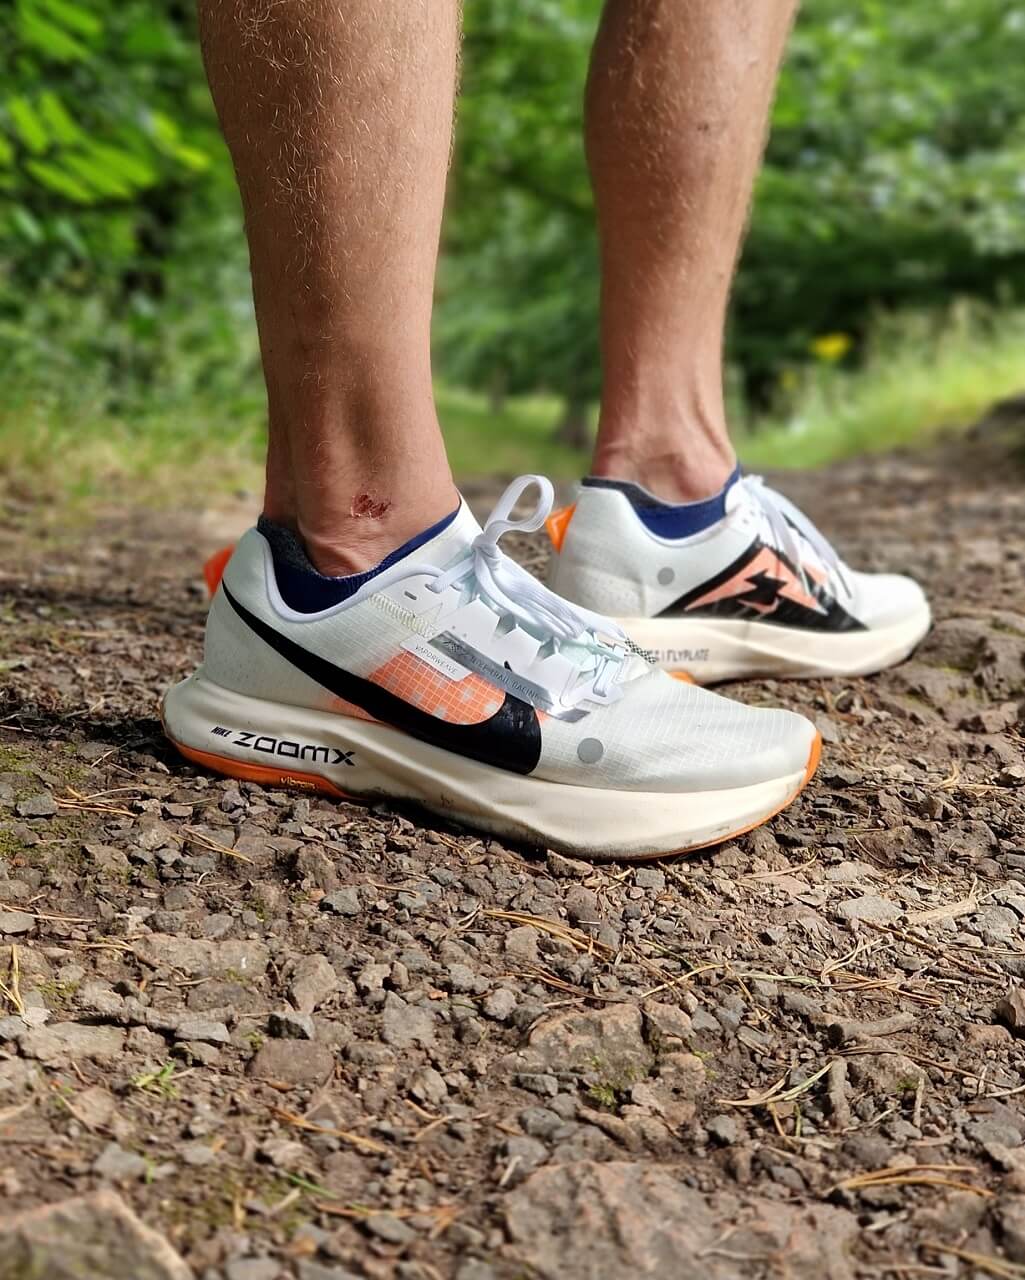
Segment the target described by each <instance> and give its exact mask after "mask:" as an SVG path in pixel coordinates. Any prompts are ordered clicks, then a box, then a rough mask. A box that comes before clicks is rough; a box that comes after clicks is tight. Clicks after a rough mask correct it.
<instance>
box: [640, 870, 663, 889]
mask: <svg viewBox="0 0 1025 1280" xmlns="http://www.w3.org/2000/svg"><path fill="white" fill-rule="evenodd" d="M634 884H635V885H636V886H637V888H638V889H647V890H649V891H650V892H652V893H662V891H663V890H664V889H665V887H666V874H665V872H664V871H659V870H658V868H657V867H638V868H637V870H636V871H635V872H634Z"/></svg>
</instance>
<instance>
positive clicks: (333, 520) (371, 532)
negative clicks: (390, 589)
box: [296, 480, 459, 578]
mask: <svg viewBox="0 0 1025 1280" xmlns="http://www.w3.org/2000/svg"><path fill="white" fill-rule="evenodd" d="M388 492H389V493H395V492H396V490H389V491H388ZM458 506H459V494H458V493H457V491H456V489H455V487H454V485H453V484H452V482H451V480H450V481H449V482H448V484H447V485H442V486H439V487H438V488H437V489H436V490H434V491H433V492H431V493H430V494H426V495H425V494H423V493H420V494H417V495H416V497H415V498H413V497H405V498H403V497H398V496H396V497H389V496H387V495H386V494H385V492H384V490H375V489H370V488H365V489H357V491H356V492H355V493H354V494H353V496H352V498H351V499H350V502H349V506H348V508H347V509H346V508H341V509H336V508H332V507H330V506H328V507H325V506H324V505H323V504H321V505H320V507H319V509H318V510H317V511H316V513H314V514H312V515H310V516H309V517H308V518H306V519H304V518H303V516H302V515H300V516H299V518H298V519H297V521H296V529H297V532H298V534H299V536H300V538H301V539H302V541H303V544H304V546H305V548H306V553H307V555H308V556H309V557H310V560H311V562H312V564H313V566H314V568H316V569H317V570H318V572H320V573H323V574H326V575H327V576H329V577H332V578H340V577H347V576H349V575H350V574H354V573H363V572H365V571H366V570H367V569H373V568H375V567H376V566H377V565H379V564H380V563H381V561H382V560H384V559H385V558H386V557H387V556H390V555H391V554H392V552H394V551H397V550H398V549H399V548H400V547H402V546H404V545H405V544H406V543H407V542H409V541H410V540H411V539H412V538H415V537H417V536H418V535H419V534H421V533H423V532H424V530H425V529H429V528H430V527H431V526H432V525H435V524H437V523H438V522H439V521H441V520H444V519H445V518H446V517H447V516H450V515H451V514H452V512H453V511H455V509H456V508H457V507H458Z"/></svg>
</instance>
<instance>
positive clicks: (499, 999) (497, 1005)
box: [483, 987, 516, 1022]
mask: <svg viewBox="0 0 1025 1280" xmlns="http://www.w3.org/2000/svg"><path fill="white" fill-rule="evenodd" d="M483 1008H484V1014H485V1016H486V1017H488V1018H492V1019H493V1020H494V1021H495V1022H506V1021H507V1020H508V1019H509V1018H510V1017H511V1016H512V1013H513V1011H514V1010H515V1008H516V996H515V995H514V994H513V992H512V991H510V990H509V988H508V987H499V988H498V990H497V991H493V992H492V993H491V995H489V996H488V998H487V999H486V1000H485V1001H484V1005H483Z"/></svg>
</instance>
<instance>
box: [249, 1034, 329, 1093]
mask: <svg viewBox="0 0 1025 1280" xmlns="http://www.w3.org/2000/svg"><path fill="white" fill-rule="evenodd" d="M334 1069H335V1055H334V1054H333V1053H332V1052H331V1050H330V1049H328V1048H327V1047H326V1046H325V1045H321V1044H315V1043H314V1042H313V1041H312V1040H268V1041H267V1043H266V1044H265V1045H263V1046H262V1048H261V1049H260V1050H259V1051H258V1053H257V1054H256V1057H255V1058H254V1059H253V1061H252V1063H251V1064H250V1067H249V1073H250V1075H253V1076H255V1077H256V1078H257V1079H259V1080H270V1081H272V1082H273V1083H275V1084H291V1085H309V1084H323V1083H324V1081H325V1080H327V1078H328V1077H329V1076H330V1075H331V1073H332V1072H333V1071H334Z"/></svg>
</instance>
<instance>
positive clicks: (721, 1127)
mask: <svg viewBox="0 0 1025 1280" xmlns="http://www.w3.org/2000/svg"><path fill="white" fill-rule="evenodd" d="M705 1128H706V1129H707V1130H708V1132H709V1133H710V1134H711V1136H712V1137H713V1138H714V1139H715V1140H716V1142H719V1143H721V1144H722V1145H723V1146H724V1147H731V1146H732V1145H733V1144H734V1143H735V1142H736V1141H737V1140H738V1139H739V1138H740V1136H741V1132H742V1131H741V1128H740V1124H739V1123H738V1121H737V1117H736V1116H713V1117H712V1119H711V1120H708V1121H706V1122H705Z"/></svg>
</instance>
